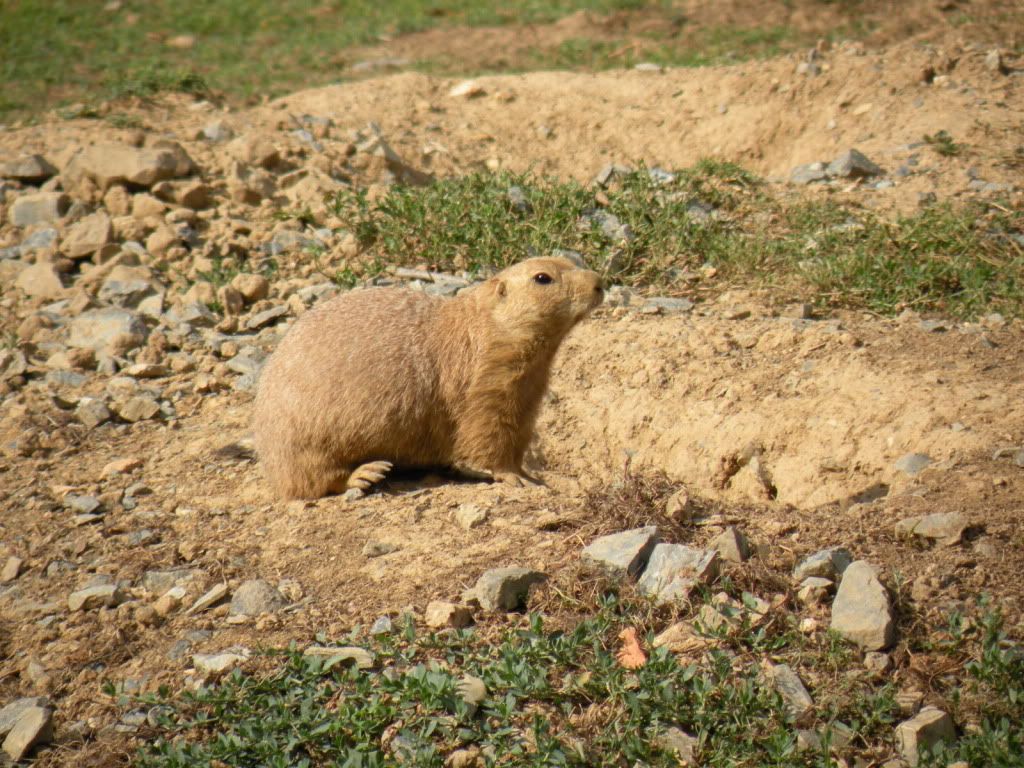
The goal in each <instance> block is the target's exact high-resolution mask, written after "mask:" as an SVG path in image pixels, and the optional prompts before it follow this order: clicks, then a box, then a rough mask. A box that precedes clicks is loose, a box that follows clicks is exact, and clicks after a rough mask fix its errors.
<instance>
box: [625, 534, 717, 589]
mask: <svg viewBox="0 0 1024 768" xmlns="http://www.w3.org/2000/svg"><path fill="white" fill-rule="evenodd" d="M719 562H720V560H719V556H718V552H716V551H715V550H713V549H694V548H693V547H687V546H685V545H683V544H657V545H656V546H655V547H654V549H653V550H652V551H651V556H650V561H649V562H648V564H647V568H646V569H645V570H644V572H643V575H642V576H641V577H640V580H639V581H638V582H637V589H638V590H639V591H640V592H642V593H643V594H645V595H650V596H651V597H654V598H655V600H656V602H658V603H659V604H660V603H666V602H670V601H672V600H685V599H686V598H687V597H689V596H690V592H691V591H692V590H693V589H694V588H695V587H696V586H697V585H698V584H707V583H709V582H711V581H712V580H713V579H714V578H715V577H716V576H717V575H718V569H719Z"/></svg>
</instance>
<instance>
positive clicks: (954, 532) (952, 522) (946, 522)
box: [896, 512, 968, 544]
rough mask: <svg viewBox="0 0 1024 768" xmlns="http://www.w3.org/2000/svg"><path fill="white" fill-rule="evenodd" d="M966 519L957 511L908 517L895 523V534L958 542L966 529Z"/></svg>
mask: <svg viewBox="0 0 1024 768" xmlns="http://www.w3.org/2000/svg"><path fill="white" fill-rule="evenodd" d="M967 527H968V525H967V521H966V520H965V519H964V516H963V515H961V514H960V513H959V512H946V513H940V514H934V515H921V516H917V517H908V518H905V519H903V520H900V521H899V522H898V523H896V535H897V536H921V537H922V538H925V539H938V540H941V541H943V542H945V543H946V544H958V543H959V542H960V541H961V540H962V539H963V535H964V531H966V530H967Z"/></svg>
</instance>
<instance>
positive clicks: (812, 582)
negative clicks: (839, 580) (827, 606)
mask: <svg viewBox="0 0 1024 768" xmlns="http://www.w3.org/2000/svg"><path fill="white" fill-rule="evenodd" d="M834 586H835V584H834V583H833V582H832V581H831V580H830V579H824V578H822V577H820V576H808V577H807V578H806V579H804V580H803V581H801V582H800V588H799V589H798V590H797V593H796V597H797V600H799V601H800V602H801V603H803V604H804V605H818V604H820V603H823V602H824V601H825V598H827V597H828V593H829V592H830V591H831V590H832V587H834Z"/></svg>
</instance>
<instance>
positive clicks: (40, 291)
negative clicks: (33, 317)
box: [14, 261, 64, 299]
mask: <svg viewBox="0 0 1024 768" xmlns="http://www.w3.org/2000/svg"><path fill="white" fill-rule="evenodd" d="M14 285H15V286H17V287H18V288H20V289H21V290H22V291H24V293H25V295H26V296H35V297H36V298H40V299H59V298H60V297H61V296H63V295H64V283H63V282H61V279H60V274H59V273H58V272H57V270H56V269H55V268H54V266H53V265H52V264H48V263H47V262H45V261H40V262H38V263H36V264H33V265H31V266H29V267H25V268H24V269H23V270H21V272H20V273H19V274H18V278H17V279H16V280H15V281H14Z"/></svg>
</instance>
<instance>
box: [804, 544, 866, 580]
mask: <svg viewBox="0 0 1024 768" xmlns="http://www.w3.org/2000/svg"><path fill="white" fill-rule="evenodd" d="M852 562H853V555H851V554H850V552H849V550H847V549H846V548H844V547H829V548H828V549H823V550H821V551H819V552H815V553H814V554H813V555H808V556H807V557H806V558H804V559H803V560H802V561H801V562H800V564H799V565H797V567H796V568H794V569H793V578H794V579H797V580H798V581H803V580H804V579H806V578H807V577H809V576H818V577H820V578H823V579H838V578H839V577H840V576H842V575H843V571H845V570H846V568H847V566H849V565H850V563H852Z"/></svg>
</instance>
